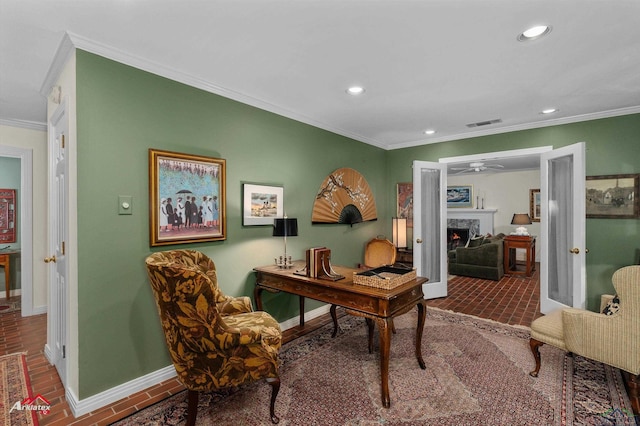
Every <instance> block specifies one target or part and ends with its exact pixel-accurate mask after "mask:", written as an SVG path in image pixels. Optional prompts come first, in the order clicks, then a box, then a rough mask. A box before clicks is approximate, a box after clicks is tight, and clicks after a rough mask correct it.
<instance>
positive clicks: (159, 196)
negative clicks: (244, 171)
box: [149, 149, 227, 247]
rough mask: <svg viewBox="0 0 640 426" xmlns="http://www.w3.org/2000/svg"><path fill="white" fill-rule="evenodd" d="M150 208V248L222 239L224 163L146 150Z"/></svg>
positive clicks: (224, 218)
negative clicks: (147, 155)
mask: <svg viewBox="0 0 640 426" xmlns="http://www.w3.org/2000/svg"><path fill="white" fill-rule="evenodd" d="M149 209H150V211H149V235H150V237H149V239H150V245H151V246H152V247H153V246H164V245H174V244H189V243H199V242H206V241H221V240H225V239H226V238H227V215H226V160H224V159H221V158H212V157H205V156H200V155H192V154H181V153H178V152H171V151H161V150H156V149H149Z"/></svg>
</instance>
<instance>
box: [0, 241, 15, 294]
mask: <svg viewBox="0 0 640 426" xmlns="http://www.w3.org/2000/svg"><path fill="white" fill-rule="evenodd" d="M16 253H20V250H17V249H6V250H0V266H3V267H4V287H5V292H6V298H7V300H9V297H10V296H11V289H10V288H9V285H10V284H11V255H12V254H16Z"/></svg>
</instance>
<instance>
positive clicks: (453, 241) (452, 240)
mask: <svg viewBox="0 0 640 426" xmlns="http://www.w3.org/2000/svg"><path fill="white" fill-rule="evenodd" d="M467 241H469V229H468V228H467V229H465V228H447V250H455V249H456V247H460V246H462V247H464V246H465V245H466V244H467Z"/></svg>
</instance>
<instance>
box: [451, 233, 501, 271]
mask: <svg viewBox="0 0 640 426" xmlns="http://www.w3.org/2000/svg"><path fill="white" fill-rule="evenodd" d="M503 238H504V234H498V235H495V236H492V237H486V238H484V239H483V240H482V241H478V240H471V241H470V242H469V246H468V247H458V248H456V249H455V250H451V251H449V253H448V258H449V259H448V260H449V274H451V275H464V276H467V277H474V278H483V279H488V280H496V281H498V280H500V278H502V277H503V276H504V256H503V252H504V249H503V241H502V240H503ZM474 244H479V245H477V246H475V247H472V246H473V245H474Z"/></svg>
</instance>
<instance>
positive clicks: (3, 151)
mask: <svg viewBox="0 0 640 426" xmlns="http://www.w3.org/2000/svg"><path fill="white" fill-rule="evenodd" d="M0 157H8V158H17V159H19V160H20V188H18V190H19V191H20V195H21V196H20V204H21V205H20V206H19V207H18V209H19V212H20V216H19V217H18V228H19V232H20V246H21V247H20V249H21V250H20V269H21V272H20V278H21V280H20V291H21V301H22V307H21V311H22V316H23V317H26V316H31V315H33V269H32V268H33V266H32V265H33V233H32V226H31V225H32V221H33V218H32V216H31V212H32V211H33V207H32V204H33V184H32V176H33V153H32V151H31V150H30V149H25V148H19V147H14V146H6V145H0Z"/></svg>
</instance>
